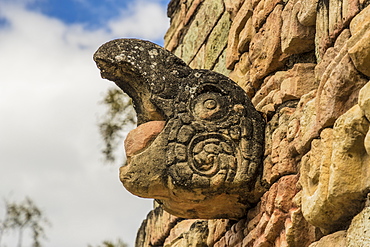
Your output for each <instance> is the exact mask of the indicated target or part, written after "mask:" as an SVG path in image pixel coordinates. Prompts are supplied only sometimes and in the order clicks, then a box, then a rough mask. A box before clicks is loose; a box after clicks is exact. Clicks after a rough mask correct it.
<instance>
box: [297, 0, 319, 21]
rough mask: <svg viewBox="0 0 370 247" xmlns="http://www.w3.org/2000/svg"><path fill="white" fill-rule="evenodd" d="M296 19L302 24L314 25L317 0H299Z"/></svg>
mask: <svg viewBox="0 0 370 247" xmlns="http://www.w3.org/2000/svg"><path fill="white" fill-rule="evenodd" d="M299 2H300V9H299V12H298V15H297V18H298V21H299V22H300V23H301V24H302V25H304V26H315V24H316V15H317V12H316V10H317V4H318V2H319V1H318V0H300V1H299Z"/></svg>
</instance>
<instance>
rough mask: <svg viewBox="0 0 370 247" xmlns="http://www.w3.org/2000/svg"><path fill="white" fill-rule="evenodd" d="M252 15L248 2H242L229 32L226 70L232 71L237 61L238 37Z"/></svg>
mask: <svg viewBox="0 0 370 247" xmlns="http://www.w3.org/2000/svg"><path fill="white" fill-rule="evenodd" d="M252 14H253V10H252V6H251V2H250V1H244V4H243V5H242V7H241V8H240V10H239V12H238V13H237V15H236V16H235V18H234V20H233V22H232V24H231V27H230V32H229V37H228V42H227V51H226V68H228V69H233V67H234V65H235V63H236V62H237V61H238V60H239V56H240V54H239V50H238V45H239V35H240V32H241V30H242V29H243V28H244V26H245V24H246V23H247V21H248V19H250V18H251V16H252Z"/></svg>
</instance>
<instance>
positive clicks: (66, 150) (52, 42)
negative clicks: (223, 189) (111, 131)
mask: <svg viewBox="0 0 370 247" xmlns="http://www.w3.org/2000/svg"><path fill="white" fill-rule="evenodd" d="M29 1H32V0H23V1H21V0H19V1H15V2H12V1H4V0H0V4H1V9H0V17H1V18H5V19H6V20H7V23H8V24H9V25H8V26H6V27H3V28H0V68H1V69H0V116H1V117H0V119H1V121H0V170H1V173H0V181H1V186H0V197H6V196H7V195H9V194H11V193H13V194H14V196H13V197H14V198H18V199H21V198H22V197H23V196H25V195H29V196H30V197H31V198H33V199H34V200H35V202H36V203H37V204H38V205H39V206H40V207H41V208H43V209H45V212H46V214H47V216H48V217H49V219H50V220H51V222H52V224H53V226H52V228H51V229H47V231H46V233H47V235H48V238H49V242H48V243H47V245H48V246H53V247H62V246H86V245H87V243H91V244H98V242H100V241H102V240H104V239H112V240H113V239H116V238H117V237H121V238H122V239H124V240H125V241H127V242H129V243H130V245H131V246H132V245H133V241H134V238H135V234H136V231H137V229H138V227H139V225H140V223H141V220H142V219H143V218H144V217H145V216H146V213H147V212H148V210H149V208H150V207H151V201H149V200H141V199H138V198H136V197H134V196H132V195H130V194H129V193H128V192H126V191H125V190H124V189H123V188H122V186H121V185H120V183H119V181H118V172H117V169H118V167H117V166H116V167H114V168H110V167H106V166H103V164H102V163H101V162H100V158H101V155H100V153H99V151H100V150H99V146H98V145H99V143H100V139H99V136H98V129H97V127H96V117H97V114H98V113H99V112H101V110H102V109H101V108H100V107H99V105H98V103H97V102H98V101H99V100H100V99H101V97H102V93H103V92H104V91H105V90H106V89H107V88H108V87H110V86H112V83H110V82H108V81H105V80H102V79H100V75H99V71H98V69H97V68H96V66H95V64H94V62H93V61H92V55H93V53H94V51H95V50H96V49H97V48H98V46H99V45H100V44H102V43H103V42H105V41H107V40H110V39H112V38H114V37H118V36H120V37H125V36H136V37H139V38H143V39H152V40H160V39H161V38H162V37H163V35H164V32H165V30H166V29H167V25H168V24H166V15H165V14H164V10H163V7H159V6H158V5H157V4H154V3H153V2H152V1H146V2H143V1H139V2H136V4H134V5H132V7H131V8H130V11H131V12H127V11H122V15H121V17H120V18H117V19H115V20H110V21H109V23H108V24H107V25H108V28H109V29H110V31H109V29H107V28H106V27H105V28H101V29H99V30H85V29H84V27H83V26H82V25H66V24H64V23H63V22H62V21H60V20H57V19H53V18H50V17H47V16H44V15H42V14H40V13H37V12H30V11H27V10H26V9H25V7H24V4H25V3H26V2H29ZM13 3H14V4H13ZM154 20H155V21H154ZM135 27H136V28H135ZM1 206H2V205H1ZM1 206H0V209H1ZM0 215H2V212H0ZM25 240H26V239H25ZM25 243H26V241H25Z"/></svg>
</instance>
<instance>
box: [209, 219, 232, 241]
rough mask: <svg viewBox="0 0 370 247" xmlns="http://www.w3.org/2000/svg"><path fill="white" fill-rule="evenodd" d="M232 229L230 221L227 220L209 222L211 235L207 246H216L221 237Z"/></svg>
mask: <svg viewBox="0 0 370 247" xmlns="http://www.w3.org/2000/svg"><path fill="white" fill-rule="evenodd" d="M229 229H230V221H229V220H227V219H220V220H209V221H208V230H209V235H208V238H207V246H214V244H215V243H216V242H218V241H219V240H220V239H221V237H223V236H224V235H225V233H226V231H227V230H229Z"/></svg>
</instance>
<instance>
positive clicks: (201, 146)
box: [188, 133, 236, 177]
mask: <svg viewBox="0 0 370 247" xmlns="http://www.w3.org/2000/svg"><path fill="white" fill-rule="evenodd" d="M188 153H189V157H191V162H190V167H191V169H192V170H193V171H194V172H196V173H198V174H200V175H203V176H208V177H212V176H214V175H216V174H217V173H220V172H221V173H223V174H224V175H227V174H235V171H236V159H235V147H234V144H233V141H232V140H231V139H229V138H228V137H226V136H224V135H221V134H217V133H213V134H204V135H198V136H196V137H195V138H193V140H192V141H191V143H190V145H189V150H188Z"/></svg>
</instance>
